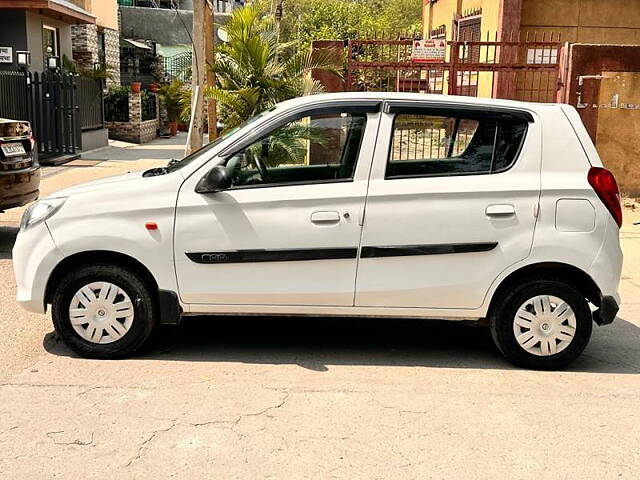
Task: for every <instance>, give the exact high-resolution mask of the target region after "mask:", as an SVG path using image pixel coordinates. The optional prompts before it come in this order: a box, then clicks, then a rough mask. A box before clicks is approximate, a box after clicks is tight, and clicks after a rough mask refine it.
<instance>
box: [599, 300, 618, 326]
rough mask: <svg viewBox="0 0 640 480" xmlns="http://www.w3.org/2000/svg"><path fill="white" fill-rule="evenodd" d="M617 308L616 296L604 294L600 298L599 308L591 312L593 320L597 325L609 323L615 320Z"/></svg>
mask: <svg viewBox="0 0 640 480" xmlns="http://www.w3.org/2000/svg"><path fill="white" fill-rule="evenodd" d="M619 309H620V307H619V306H618V302H617V300H616V298H615V297H612V296H609V295H605V296H603V297H602V298H601V300H600V308H598V309H597V310H596V311H595V312H593V321H594V322H596V324H597V325H599V326H602V325H609V324H610V323H612V322H613V321H614V320H615V318H616V315H617V314H618V310H619Z"/></svg>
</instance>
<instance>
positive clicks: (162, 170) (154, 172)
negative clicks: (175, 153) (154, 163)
mask: <svg viewBox="0 0 640 480" xmlns="http://www.w3.org/2000/svg"><path fill="white" fill-rule="evenodd" d="M167 173H169V169H168V168H167V167H158V168H152V169H150V170H147V171H145V172H144V173H143V174H142V176H143V177H158V176H160V175H166V174H167Z"/></svg>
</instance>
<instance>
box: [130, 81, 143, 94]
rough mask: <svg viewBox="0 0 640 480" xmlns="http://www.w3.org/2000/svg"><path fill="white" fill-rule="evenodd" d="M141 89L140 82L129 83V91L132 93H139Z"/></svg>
mask: <svg viewBox="0 0 640 480" xmlns="http://www.w3.org/2000/svg"><path fill="white" fill-rule="evenodd" d="M141 89H142V83H141V82H131V91H132V92H133V93H140V90H141Z"/></svg>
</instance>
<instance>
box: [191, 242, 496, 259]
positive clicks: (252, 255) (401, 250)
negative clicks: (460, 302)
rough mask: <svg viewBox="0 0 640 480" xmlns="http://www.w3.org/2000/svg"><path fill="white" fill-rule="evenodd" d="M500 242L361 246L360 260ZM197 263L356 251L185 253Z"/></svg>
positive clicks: (483, 248) (477, 248)
mask: <svg viewBox="0 0 640 480" xmlns="http://www.w3.org/2000/svg"><path fill="white" fill-rule="evenodd" d="M497 246H498V243H497V242H487V243H447V244H435V245H403V246H379V247H374V246H369V247H362V251H361V254H360V256H361V258H383V257H408V256H414V255H445V254H451V253H473V252H488V251H490V250H493V249H494V248H496V247H497ZM186 255H187V257H188V258H189V259H190V260H191V261H192V262H195V263H200V264H220V263H262V262H299V261H310V260H340V259H351V258H356V257H357V255H358V249H357V248H314V249H294V250H236V251H231V252H186Z"/></svg>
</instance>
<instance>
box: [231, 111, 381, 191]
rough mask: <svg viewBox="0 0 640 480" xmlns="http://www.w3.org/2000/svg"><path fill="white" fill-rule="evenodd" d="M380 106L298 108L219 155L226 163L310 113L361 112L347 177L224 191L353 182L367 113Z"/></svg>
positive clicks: (239, 186)
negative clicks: (357, 140)
mask: <svg viewBox="0 0 640 480" xmlns="http://www.w3.org/2000/svg"><path fill="white" fill-rule="evenodd" d="M380 108H381V102H377V103H375V104H374V103H371V102H368V103H362V104H359V103H350V104H345V105H339V104H337V105H329V106H320V107H313V108H310V109H306V110H299V111H294V112H289V113H288V114H287V115H284V116H282V117H279V118H278V119H277V120H276V121H275V122H273V123H272V124H271V125H269V127H268V131H266V132H265V133H262V134H258V135H252V136H251V137H248V138H247V139H243V140H242V141H240V142H239V143H237V144H236V145H233V146H232V147H233V150H232V151H231V152H230V153H226V152H223V153H222V154H221V155H220V157H222V158H223V159H224V163H223V164H224V165H226V162H227V161H228V160H229V159H230V158H232V157H234V156H235V155H238V154H239V153H241V152H243V151H244V150H245V149H246V148H247V147H249V146H251V145H253V144H254V143H256V142H259V141H260V140H262V139H264V138H266V137H267V136H268V135H270V134H271V133H272V132H273V131H275V130H277V129H278V128H280V127H282V126H284V125H286V124H287V123H291V122H293V121H295V120H300V119H302V118H305V117H308V116H311V115H330V114H332V113H333V114H342V113H352V114H353V113H361V114H364V115H365V120H366V122H365V125H364V131H363V132H362V138H361V139H360V145H358V152H357V153H356V162H355V164H354V167H353V171H352V172H351V176H350V177H347V178H336V179H324V180H310V181H299V182H278V183H260V184H256V185H238V186H232V187H231V188H229V189H227V190H226V191H236V190H249V189H257V188H276V187H292V186H302V185H324V184H328V183H350V182H353V181H354V180H355V179H354V176H355V172H356V168H357V167H358V161H359V160H360V155H361V153H362V145H363V143H364V136H365V133H366V131H367V128H368V127H369V124H370V122H369V118H368V114H369V113H378V112H379V111H380Z"/></svg>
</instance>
